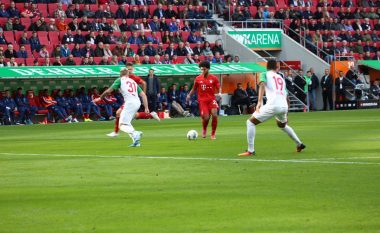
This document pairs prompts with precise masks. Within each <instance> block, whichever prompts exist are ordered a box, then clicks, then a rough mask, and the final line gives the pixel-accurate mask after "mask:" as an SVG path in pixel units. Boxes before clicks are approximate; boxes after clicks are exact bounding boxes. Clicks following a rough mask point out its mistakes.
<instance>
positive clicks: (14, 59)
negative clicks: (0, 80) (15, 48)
mask: <svg viewBox="0 0 380 233" xmlns="http://www.w3.org/2000/svg"><path fill="white" fill-rule="evenodd" d="M7 66H14V67H16V66H18V63H17V62H16V58H14V57H11V59H10V60H9V61H8V62H7Z"/></svg>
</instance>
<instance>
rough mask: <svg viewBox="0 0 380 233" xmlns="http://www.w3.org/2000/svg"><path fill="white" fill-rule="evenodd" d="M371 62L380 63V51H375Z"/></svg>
mask: <svg viewBox="0 0 380 233" xmlns="http://www.w3.org/2000/svg"><path fill="white" fill-rule="evenodd" d="M372 60H377V61H380V50H377V52H376V54H375V56H373V58H372Z"/></svg>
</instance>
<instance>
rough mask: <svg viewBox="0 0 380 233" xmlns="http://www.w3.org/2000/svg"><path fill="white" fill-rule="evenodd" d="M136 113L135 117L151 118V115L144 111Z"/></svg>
mask: <svg viewBox="0 0 380 233" xmlns="http://www.w3.org/2000/svg"><path fill="white" fill-rule="evenodd" d="M136 114H137V117H136V119H150V118H152V116H151V115H150V113H148V114H147V113H145V112H138V113H136Z"/></svg>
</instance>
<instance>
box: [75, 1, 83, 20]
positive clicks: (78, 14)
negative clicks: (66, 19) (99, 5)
mask: <svg viewBox="0 0 380 233" xmlns="http://www.w3.org/2000/svg"><path fill="white" fill-rule="evenodd" d="M74 15H75V17H77V18H82V17H83V11H82V10H81V9H80V5H79V3H76V4H75V9H74Z"/></svg>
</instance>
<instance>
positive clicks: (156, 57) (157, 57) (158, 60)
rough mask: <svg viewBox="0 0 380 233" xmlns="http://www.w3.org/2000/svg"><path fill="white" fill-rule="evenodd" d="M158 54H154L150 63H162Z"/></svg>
mask: <svg viewBox="0 0 380 233" xmlns="http://www.w3.org/2000/svg"><path fill="white" fill-rule="evenodd" d="M160 59H161V58H160V55H158V54H156V55H155V56H154V59H153V62H152V64H162V62H161V61H160Z"/></svg>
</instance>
